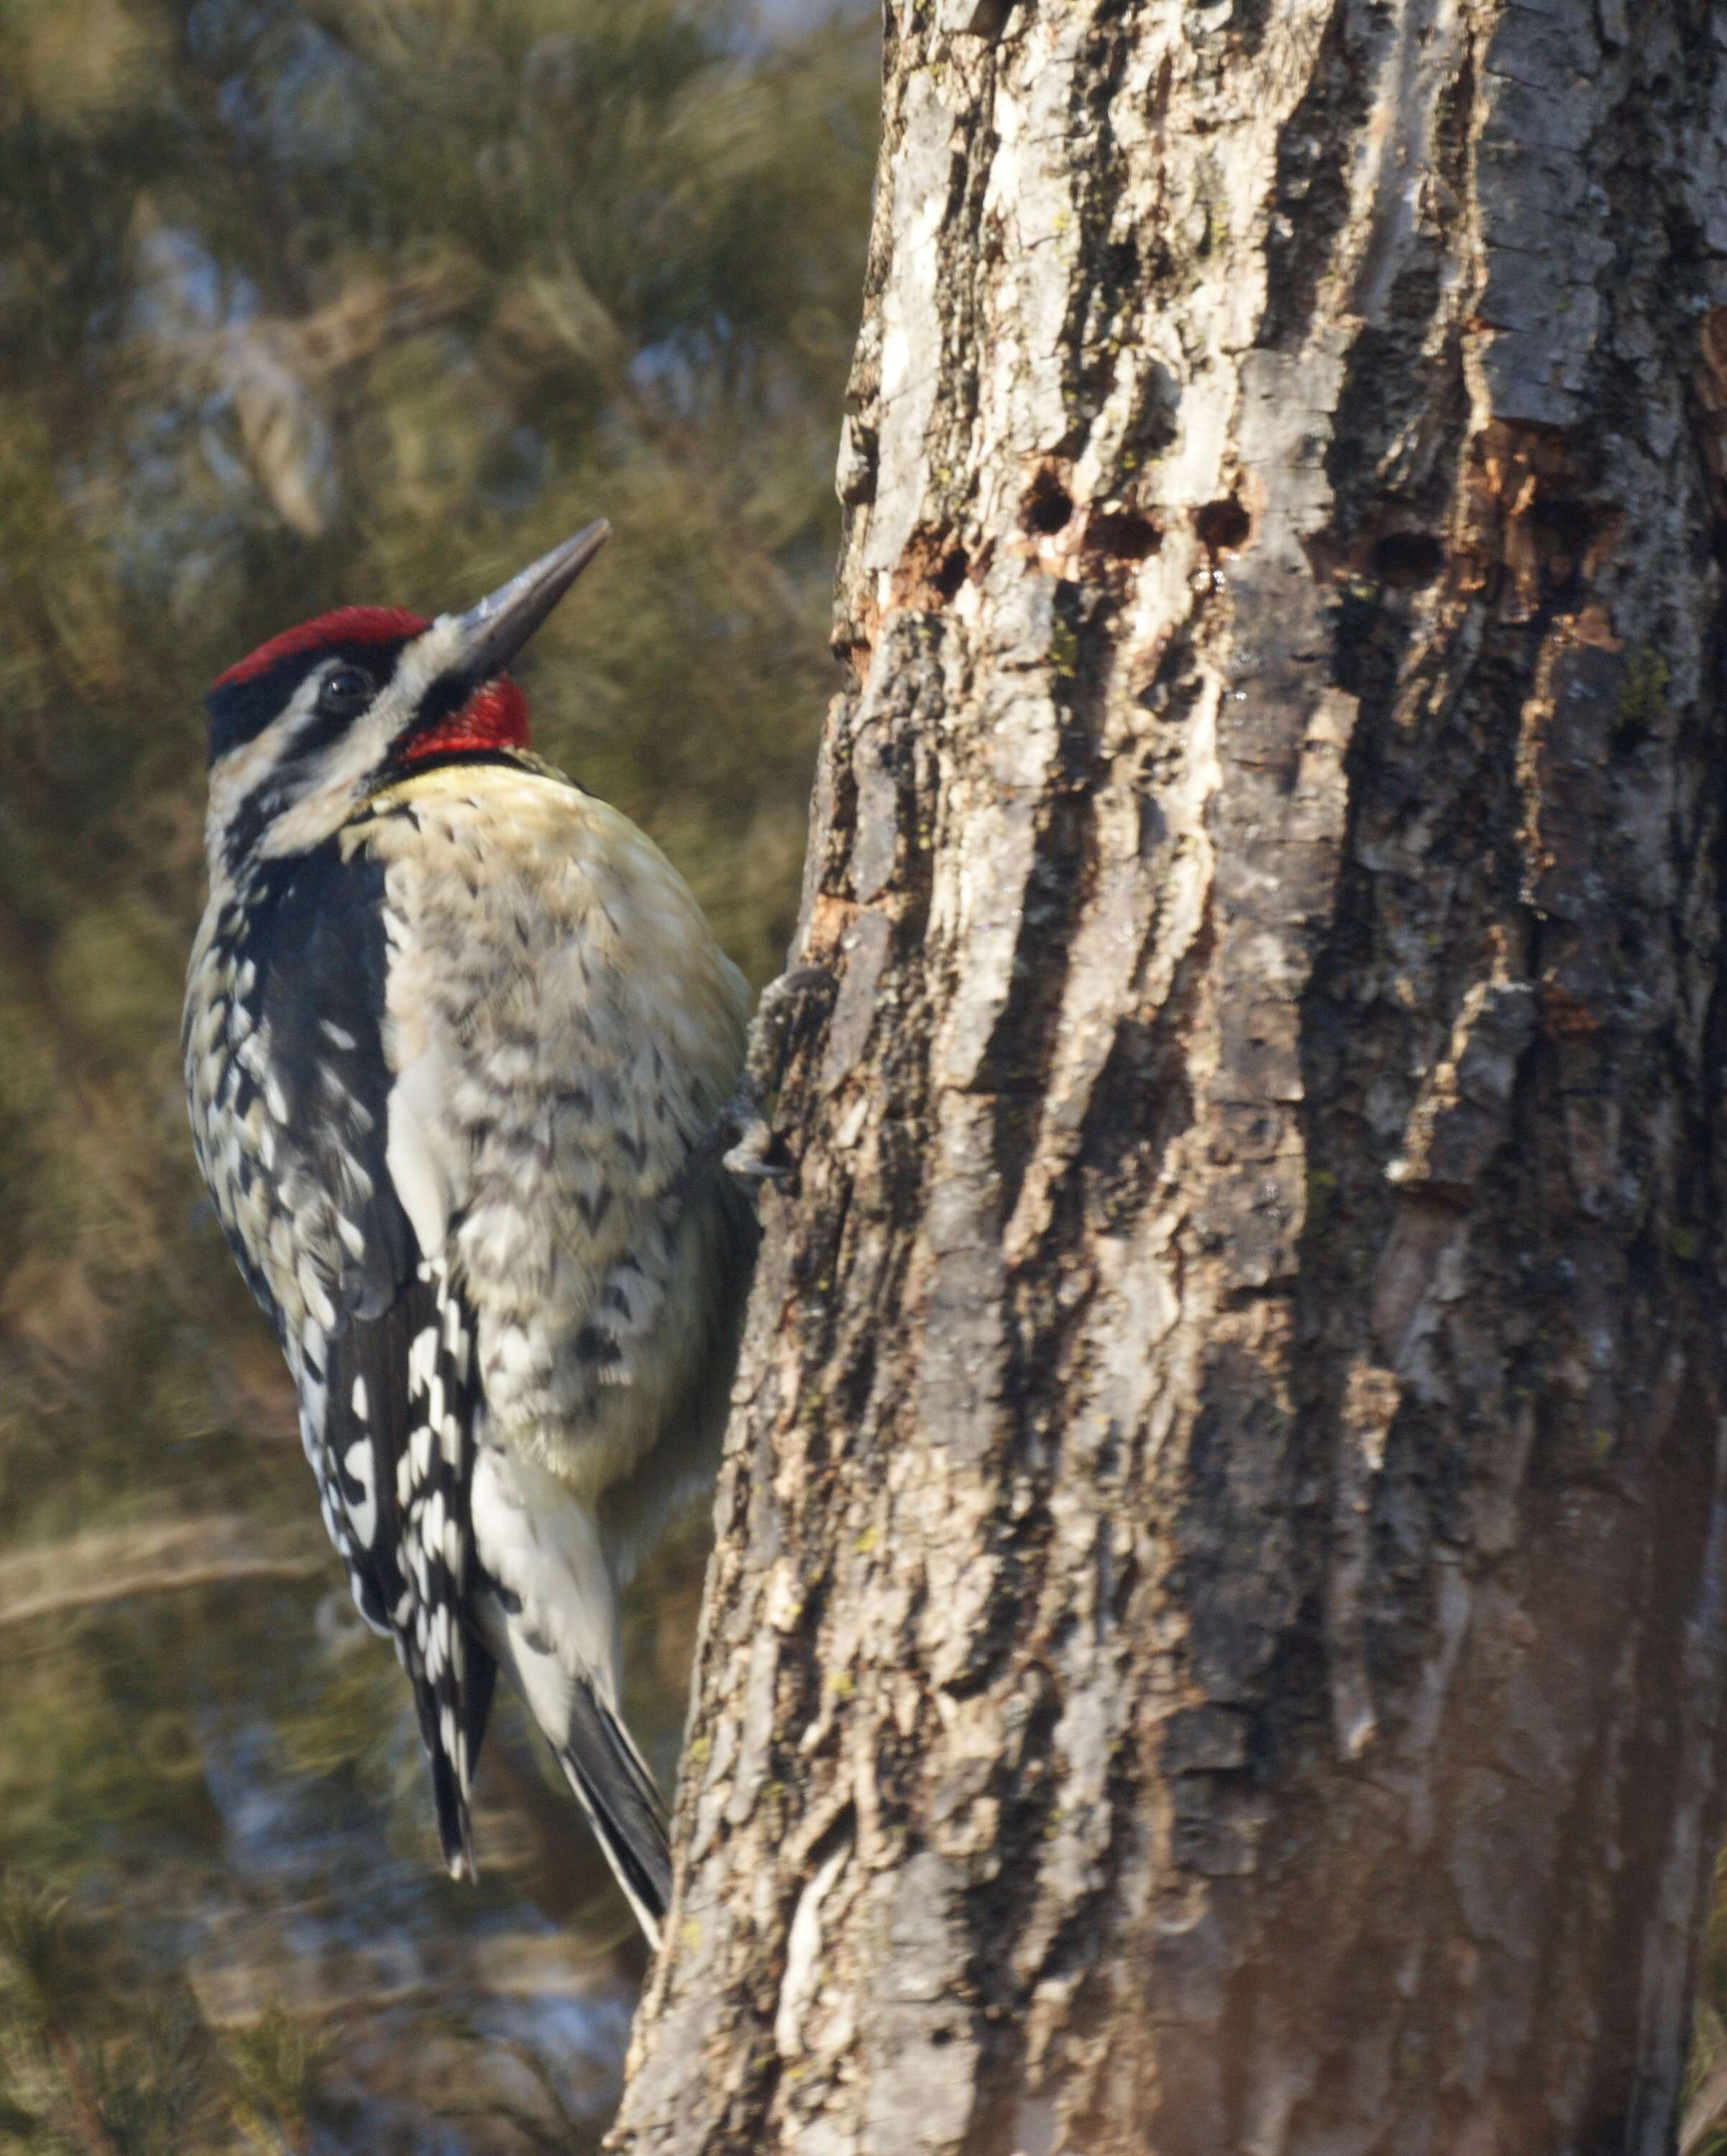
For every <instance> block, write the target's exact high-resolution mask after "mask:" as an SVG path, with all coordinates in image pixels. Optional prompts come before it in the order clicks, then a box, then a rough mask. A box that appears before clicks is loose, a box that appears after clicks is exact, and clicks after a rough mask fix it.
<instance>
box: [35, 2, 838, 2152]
mask: <svg viewBox="0 0 1727 2156" xmlns="http://www.w3.org/2000/svg"><path fill="white" fill-rule="evenodd" d="M877 68H878V54H877V41H876V33H875V26H874V21H873V19H872V18H870V17H869V15H868V13H860V10H859V8H858V6H857V5H856V4H853V0H833V3H832V4H828V0H819V3H818V4H799V0H780V4H779V5H778V6H777V7H776V8H774V9H772V10H769V11H766V12H764V11H763V10H762V9H761V8H752V7H751V5H750V4H749V0H177V4H175V3H172V0H0V382H3V396H0V742H3V752H4V758H5V782H4V785H3V788H0V1188H3V1201H0V1356H3V1358H4V1360H3V1377H0V2148H5V2149H11V2148H17V2149H20V2150H29V2151H44V2152H45V2151H50V2150H52V2151H63V2150H68V2149H70V2150H93V2151H98V2152H101V2156H202V2152H206V2151H211V2152H214V2151H228V2150H240V2149H261V2150H269V2151H295V2152H310V2151H313V2150H317V2151H320V2152H321V2151H328V2152H336V2151H347V2150H353V2151H356V2152H357V2151H360V2150H365V2151H366V2152H370V2153H372V2156H391V2152H397V2151H400V2152H403V2153H404V2156H405V2153H406V2152H408V2151H413V2152H416V2156H418V2152H438V2156H469V2153H470V2152H474V2156H478V2152H490V2151H500V2152H504V2151H516V2150H525V2149H535V2148H557V2149H560V2150H570V2149H575V2148H582V2147H584V2146H588V2145H592V2143H593V2142H594V2141H595V2140H596V2139H597V2133H598V2131H599V2129H600V2128H601V2127H602V2125H603V2123H604V2120H605V2117H606V2116H607V2111H608V2108H609V2106H610V2104H611V2102H612V2099H613V2097H614V2095H615V2090H616V2087H617V2081H618V2072H619V2069H620V2066H621V2059H622V2049H623V2040H624V2036H625V2033H626V2030H627V2027H628V2015H629V2011H630V2008H631V2005H632V2003H633V1992H634V1986H635V1984H636V1982H637V1980H638V1976H639V1973H640V1968H641V1958H640V1951H639V1948H638V1946H637V1944H636V1943H635V1942H634V1940H633V1938H632V1937H631V1935H630V1928H629V1925H628V1919H627V1917H625V1915H624V1914H623V1911H622V1907H621V1905H620V1904H619V1903H618V1901H617V1900H616V1898H615V1896H614V1894H613V1892H612V1889H611V1887H610V1885H609V1882H608V1881H607V1877H606V1875H605V1871H604V1867H603V1866H602V1863H601V1862H600V1861H599V1860H598V1859H597V1856H595V1855H594V1854H593V1852H592V1850H591V1847H590V1845H588V1843H587V1838H586V1835H585V1832H584V1831H583V1830H582V1829H581V1828H580V1827H579V1826H578V1825H577V1824H576V1822H575V1819H574V1815H573V1814H572V1812H571V1810H570V1809H569V1808H568V1806H567V1804H566V1801H565V1799H563V1797H562V1796H561V1794H559V1793H558V1792H557V1791H556V1790H555V1789H553V1788H552V1787H551V1784H550V1783H549V1781H548V1779H546V1775H545V1774H544V1772H543V1771H542V1763H541V1762H540V1761H539V1760H538V1759H537V1758H536V1755H535V1753H534V1752H533V1751H532V1749H531V1747H530V1741H529V1739H528V1738H527V1737H526V1735H525V1732H523V1730H522V1729H521V1727H520V1724H519V1723H514V1722H511V1721H510V1719H509V1717H505V1719H504V1721H503V1722H501V1723H500V1727H498V1729H497V1731H496V1732H495V1737H494V1738H493V1740H492V1741H491V1742H490V1743H489V1750H488V1758H487V1761H486V1766H485V1771H484V1774H483V1775H482V1778H481V1785H480V1789H479V1844H480V1849H481V1853H482V1870H483V1874H484V1877H483V1881H482V1884H481V1886H480V1887H479V1890H478V1891H474V1890H469V1889H463V1888H458V1887H455V1886H451V1885H450V1884H448V1882H447V1881H444V1880H443V1877H442V1876H440V1874H439V1872H438V1868H437V1866H436V1862H435V1857H434V1851H433V1841H432V1835H431V1831H430V1822H429V1810H428V1803H427V1799H426V1792H425V1787H424V1781H423V1768H422V1765H421V1762H420V1759H419V1757H418V1747H417V1744H416V1742H415V1739H414V1737H413V1732H412V1729H411V1727H410V1725H409V1721H408V1715H407V1697H406V1693H405V1689H404V1688H403V1686H402V1685H401V1682H400V1681H399V1678H398V1676H397V1671H396V1667H395V1663H394V1660H393V1658H392V1656H391V1655H390V1654H389V1652H388V1650H387V1648H385V1647H384V1646H383V1645H382V1643H381V1642H378V1641H376V1640H372V1638H371V1637H370V1635H364V1634H362V1633H360V1632H358V1630H357V1628H356V1620H354V1619H353V1617H352V1615H351V1609H350V1608H349V1605H348V1604H347V1600H346V1594H345V1593H344V1592H343V1590H342V1589H341V1587H340V1585H339V1584H338V1582H337V1579H336V1571H335V1568H334V1563H333V1560H331V1559H330V1558H328V1557H327V1555H326V1553H325V1550H324V1548H323V1545H322V1537H321V1533H320V1531H319V1529H318V1527H317V1523H316V1515H315V1506H314V1505H313V1502H312V1498H311V1491H310V1486H309V1483H308V1481H307V1478H306V1471H305V1466H304V1463H303V1461H302V1460H301V1458H300V1450H299V1445H298V1442H297V1440H296V1439H295V1434H294V1424H293V1416H292V1414H291V1411H290V1399H289V1395H288V1391H287V1387H286V1381H285V1378H284V1375H283V1373H282V1372H281V1369H280V1367H279V1363H278V1360H277V1358H276V1354H275V1351H274V1347H273V1346H272V1344H271V1343H270V1342H269V1338H268V1337H267V1336H266V1334H265V1332H264V1327H263V1324H262V1322H261V1321H260V1320H259V1319H258V1318H257V1317H256V1316H255V1314H254V1312H253V1311H252V1310H251V1307H250V1306H249V1303H248V1301H246V1298H245V1296H244V1294H243V1291H242V1290H241V1288H240V1287H239V1285H238V1281H237V1279H236V1278H235V1276H234V1275H233V1270H232V1268H231V1266H230V1265H229V1262H228V1257H227V1255H226V1252H225V1250H224V1249H223V1245H222V1243H221V1241H220V1239H219V1237H218V1235H217V1233H216V1231H215V1229H214V1225H213V1220H212V1219H211V1217H210V1215H209V1213H208V1209H207V1208H206V1207H205V1206H204V1205H203V1204H202V1201H201V1195H200V1192H199V1190H198V1188H197V1184H196V1182H195V1179H194V1175H193V1172H192V1166H191V1162H190V1157H189V1152H188V1143H187V1135H186V1130H185V1123H184V1116H183V1110H182V1104H181V1097H180V1080H179V1074H178V1067H177V1064H178V1057H177V1043H176V1029H177V1012H178V1005H179V998H180V988H181V979H182V967H183V963H184V956H185V952H186V949H187V944H188V942H189V939H190V937H191V934H192V927H193V923H194V921H195V920H196V917H197V910H198V907H199V904H200V900H201V880H202V857H201V848H200V819H201V816H202V763H203V740H202V714H201V711H200V708H199V700H200V698H201V696H202V691H203V689H204V687H205V685H206V684H207V683H208V680H210V679H211V677H212V676H213V675H214V674H215V673H216V672H218V670H220V669H221V668H222V667H223V666H224V665H227V664H228V662H229V661H231V660H233V659H234V658H236V657H237V656H238V655H239V654H241V653H242V652H243V651H245V650H246V649H249V647H250V646H251V645H252V644H254V643H256V642H258V641H259V640H260V639H263V638H264V637H265V636H267V635H269V634H272V633H274V631H276V630H277V629H280V628H282V627H284V626H285V625H286V624H289V623H290V622H293V621H295V620H298V619H303V618H304V617H305V616H306V615H308V614H310V613H317V612H319V611H320V610H322V609H324V608H327V607H330V606H333V605H336V604H341V603H386V604H405V605H410V606H413V607H415V608H418V609H420V610H421V611H423V612H425V613H432V612H434V611H436V610H438V609H439V608H443V607H446V606H453V605H461V604H465V603H468V602H469V601H470V600H472V599H473V598H475V597H477V596H478V595H479V593H481V592H482V591H484V590H485V589H486V588H489V586H490V585H491V584H493V583H495V582H497V581H499V580H500V578H501V577H504V576H505V575H506V574H508V573H509V572H510V571H512V570H513V569H515V567H519V566H520V564H521V563H522V562H525V561H527V560H528V559H529V558H530V557H531V556H532V555H534V554H535V553H536V552H539V551H540V550H541V548H542V547H546V546H547V545H549V544H551V542H554V541H555V540H556V539H558V538H561V537H562V536H565V535H566V533H567V532H569V531H572V530H574V529H575V528H576V527H577V526H578V525H580V524H581V523H582V522H584V521H586V520H587V518H589V517H590V516H595V515H601V514H603V515H605V516H609V517H610V518H611V519H612V522H613V524H614V526H616V529H617V533H618V536H617V538H616V539H615V541H614V542H613V544H612V547H610V548H609V549H608V550H607V555H606V556H605V557H602V561H601V562H600V564H599V565H598V567H597V568H596V569H595V570H594V571H593V572H592V573H591V574H590V576H589V577H587V578H586V579H585V580H584V582H583V584H582V590H581V592H580V593H579V594H578V596H577V598H576V600H574V601H573V602H572V603H571V604H570V605H569V606H568V607H567V608H565V609H563V610H561V612H560V613H558V614H557V615H556V616H555V617H554V619H553V621H552V622H551V625H550V626H549V627H548V628H547V629H546V631H545V632H544V634H542V635H541V638H540V639H538V640H537V641H536V645H535V648H534V651H533V654H532V656H531V658H530V660H529V661H527V662H526V663H525V665H524V669H523V680H524V683H525V686H526V687H527V689H528V691H529V694H530V698H531V700H532V701H533V703H534V706H535V712H536V738H537V741H538V742H539V745H540V746H541V747H542V748H543V749H544V750H545V751H546V752H547V753H548V754H550V755H551V757H554V758H555V759H556V761H558V762H561V763H562V764H564V765H565V766H566V767H567V768H570V769H571V770H573V771H574V772H575V773H577V775H579V776H580V777H581V778H582V780H583V781H584V782H585V783H587V784H588V785H589V786H591V787H592V788H594V790H596V791H597V792H599V793H603V794H605V795H607V797H609V798H611V799H612V800H614V801H616V802H618V803H620V804H621V805H622V806H623V808H625V809H626V810H627V811H628V813H629V814H631V815H632V816H633V817H635V818H636V819H638V820H639V821H640V822H641V823H642V824H643V825H644V826H645V827H646V828H647V829H648V830H649V831H650V832H652V833H653V835H654V836H655V837H656V838H657V839H659V840H660V842H661V843H662V844H664V846H665V847H666V849H667V850H668V851H669V853H670V854H671V855H672V856H673V857H674V860H677V861H678V863H679V865H680V866H681V867H682V868H683V869H684V872H685V873H686V875H688V876H689V879H690V880H691V882H692V883H693V884H694V886H695V889H696V891H697V892H698V894H699V895H700V897H701V898H702V900H703V901H704V902H705V905H706V906H707V907H708V910H709V911H710V915H711V916H713V918H714V920H715V923H716V925H717V927H718V928H719V930H720V934H721V936H722V938H723V939H724V941H725V943H726V944H727V946H728V947H729V948H730V950H731V951H732V952H733V953H734V955H735V957H737V958H738V959H739V960H740V962H741V963H742V964H743V965H744V966H745V967H746V969H747V970H748V971H749V972H750V973H751V974H752V976H753V977H754V978H756V980H757V981H758V982H759V981H761V980H762V979H764V978H767V977H768V976H769V975H771V973H773V972H774V971H775V970H776V966H777V961H778V957H779V954H780V952H782V949H783V947H784V944H785V942H786V939H787V934H788V932H789V930H790V927H791V922H792V911H793V906H794V901H795V891H796V882H797V870H798V866H799V862H800V858H801V854H802V841H803V829H804V814H805V806H806V801H807V784H808V772H809V766H810V763H811V760H812V752H813V747H814V741H815V735H816V730H817V725H818V723H819V719H820V714H821V710H822V706H823V701H824V697H825V696H826V694H827V693H828V690H829V689H830V688H831V686H832V681H831V677H830V662H829V660H828V656H827V653H826V648H825V647H826V629H827V619H828V601H829V586H830V577H831V567H832V559H833V547H834V542H835V537H836V516H835V512H834V509H833V495H832V471H833V457H834V450H835V446H836V440H837V434H838V418H839V410H840V400H841V395H842V391H843V381H844V376H845V371H846V367H847V366H848V361H849V357H850V346H851V339H852V335H853V328H854V325H855V319H856V312H857V301H858V288H859V285H860V280H861V275H862V263H863V251H864V238H865V226H866V222H867V215H868V195H869V178H870V173H871V169H872V164H873V158H874V126H875V114H876V102H877ZM701 1536H702V1528H701V1525H700V1522H698V1523H695V1524H694V1525H692V1526H691V1527H689V1528H688V1529H687V1530H686V1531H685V1532H683V1533H682V1534H681V1535H680V1536H679V1537H677V1538H676V1539H675V1540H674V1543H673V1545H672V1546H671V1547H670V1548H669V1550H668V1551H667V1553H665V1555H664V1558H663V1560H662V1561H661V1562H660V1563H659V1567H658V1568H657V1571H656V1573H655V1575H654V1577H653V1579H652V1580H651V1581H649V1582H648V1583H646V1584H645V1585H644V1587H643V1589H641V1590H639V1591H638V1592H637V1594H635V1595H634V1597H633V1601H632V1605H631V1609H630V1613H629V1618H628V1623H629V1628H630V1631H631V1635H632V1636H631V1641H630V1660H631V1664H632V1667H633V1671H635V1672H637V1673H638V1681H639V1696H638V1697H637V1698H636V1699H635V1700H634V1701H633V1714H634V1716H635V1718H636V1720H637V1726H638V1728H641V1729H642V1730H643V1732H644V1733H645V1734H646V1735H647V1736H648V1738H649V1739H650V1741H651V1743H653V1747H654V1748H655V1749H656V1753H657V1757H658V1759H659V1763H660V1764H661V1765H662V1767H663V1768H665V1769H667V1770H668V1772H669V1769H670V1767H671V1764H672V1759H673V1754H674V1750H675V1746H676V1743H677V1736H678V1729H679V1722H680V1720H681V1716H682V1710H683V1684H684V1671H685V1667H686V1664H687V1658H688V1655H689V1640H690V1635H691V1630H692V1628H693V1625H694V1605H695V1597H696V1593H697V1589H698V1586H699V1582H700V1566H701V1560H702V1555H703V1549H702V1540H701Z"/></svg>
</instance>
